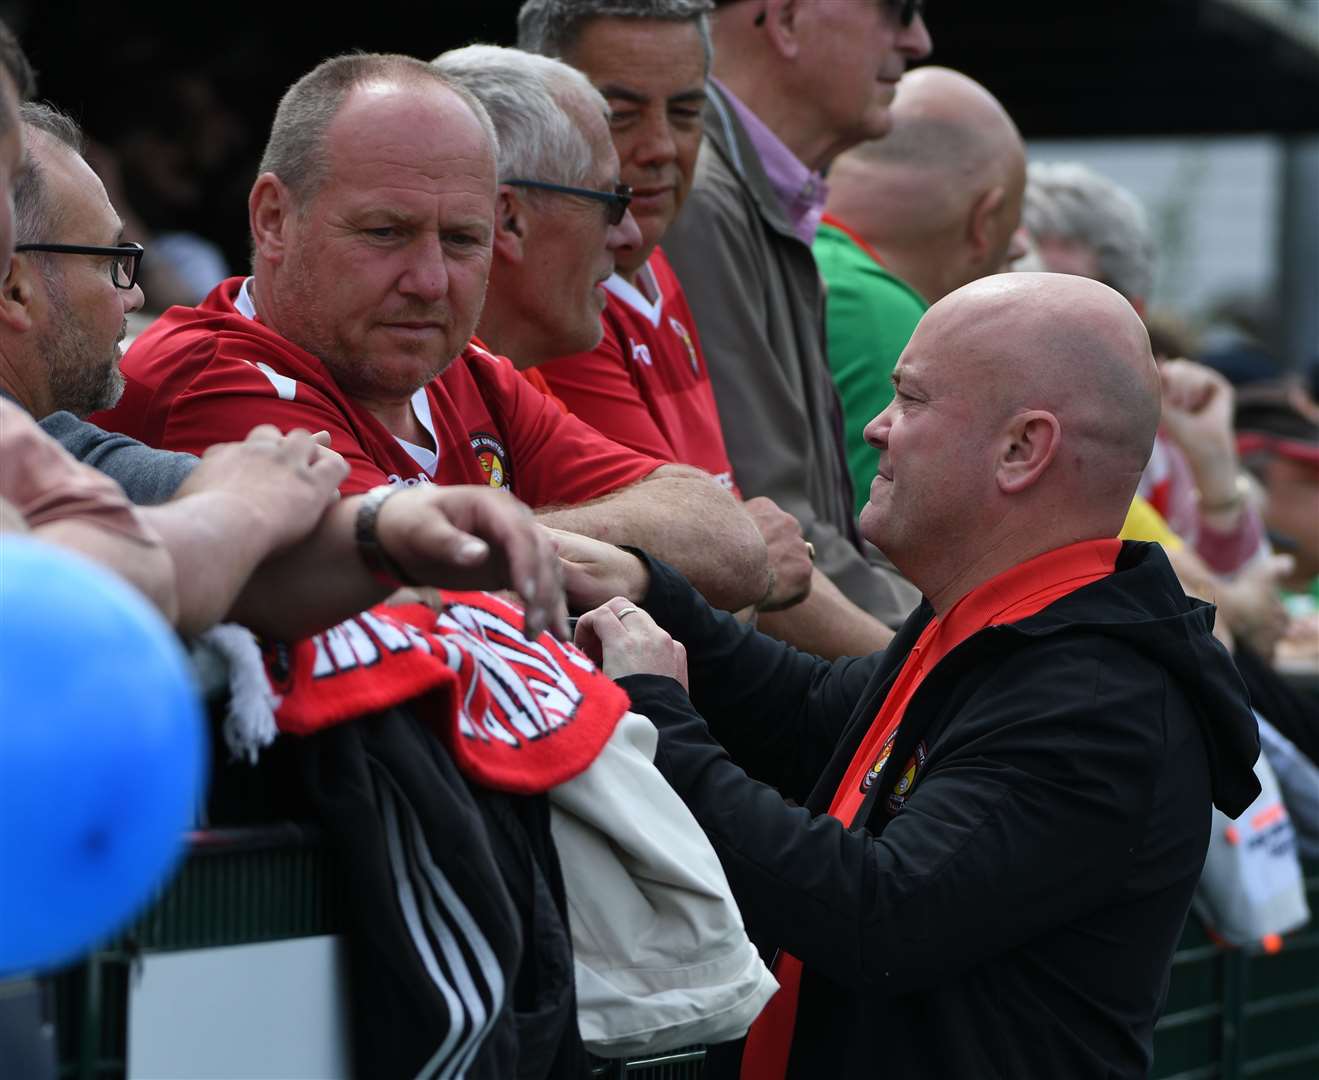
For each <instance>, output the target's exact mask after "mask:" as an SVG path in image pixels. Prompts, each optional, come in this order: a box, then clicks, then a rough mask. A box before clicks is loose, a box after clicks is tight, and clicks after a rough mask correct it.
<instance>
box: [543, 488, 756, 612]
mask: <svg viewBox="0 0 1319 1080" xmlns="http://www.w3.org/2000/svg"><path fill="white" fill-rule="evenodd" d="M537 518H538V520H539V521H540V523H541V524H542V525H546V526H549V527H551V528H555V529H562V530H564V531H565V532H574V533H582V534H583V535H585V536H591V537H594V538H595V539H597V540H603V541H605V542H606V543H610V544H627V545H632V546H636V547H644V548H645V549H646V550H647V551H649V552H650V553H651V554H653V555H654V556H655V557H656V558H658V559H663V560H664V561H665V562H667V563H671V564H672V565H673V566H675V567H676V568H677V569H679V570H681V571H682V573H683V574H684V575H685V576H686V577H687V579H688V581H690V582H691V583H692V585H693V586H694V587H695V588H696V589H697V590H698V591H699V592H700V593H701V595H703V596H704V597H705V598H706V599H707V600H708V601H709V602H710V603H711V604H712V605H714V606H715V607H719V608H724V609H725V610H728V611H736V610H738V609H740V608H744V607H747V606H748V605H752V604H758V603H759V602H760V601H761V600H762V599H763V598H764V596H765V595H766V594H767V593H768V592H769V586H770V578H769V564H768V555H767V550H766V547H765V541H764V540H763V539H761V536H760V532H759V531H758V530H757V529H756V526H755V524H754V523H753V522H752V520H751V518H750V517H749V516H748V515H747V513H746V511H745V510H743V509H742V507H741V504H739V503H738V501H737V500H736V499H734V498H733V496H732V495H730V494H728V492H726V491H724V490H723V489H722V488H720V487H719V486H718V485H717V484H715V483H714V482H713V481H711V479H710V477H709V476H708V475H707V474H706V473H703V472H701V471H700V470H699V469H691V468H687V467H685V466H682V465H662V466H660V467H659V468H658V469H656V470H655V471H654V472H652V473H651V474H650V475H649V476H647V477H646V478H645V479H643V480H641V481H639V482H637V483H635V484H632V485H630V486H628V487H625V488H622V489H620V490H618V491H615V492H613V493H611V494H609V495H606V496H604V497H603V498H600V499H595V500H593V501H591V502H588V503H583V504H581V505H579V506H570V507H556V508H545V509H543V510H540V511H538V513H537Z"/></svg>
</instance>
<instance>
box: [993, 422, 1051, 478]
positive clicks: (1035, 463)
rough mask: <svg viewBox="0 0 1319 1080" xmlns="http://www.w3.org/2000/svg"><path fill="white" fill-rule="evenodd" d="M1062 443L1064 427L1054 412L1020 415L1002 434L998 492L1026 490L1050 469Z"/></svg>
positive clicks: (997, 470) (997, 473)
mask: <svg viewBox="0 0 1319 1080" xmlns="http://www.w3.org/2000/svg"><path fill="white" fill-rule="evenodd" d="M1061 441H1062V425H1061V424H1059V423H1058V418H1057V417H1056V416H1054V415H1053V413H1051V412H1045V411H1044V410H1043V409H1031V410H1029V411H1027V412H1022V413H1018V414H1017V415H1016V416H1014V417H1013V418H1012V420H1011V421H1010V423H1009V424H1008V428H1007V430H1006V431H1005V432H1004V435H1003V446H1002V450H1001V452H1000V454H999V459H998V467H997V468H996V469H995V471H994V476H995V479H996V480H997V481H998V489H999V491H1001V492H1003V493H1004V494H1005V495H1015V494H1016V493H1017V492H1019V491H1025V490H1026V489H1027V488H1028V487H1030V486H1031V485H1032V484H1034V483H1035V482H1036V481H1038V480H1039V479H1040V477H1042V476H1043V475H1044V473H1045V471H1046V470H1047V469H1048V468H1049V465H1050V463H1051V462H1052V461H1053V458H1054V455H1055V454H1057V453H1058V447H1059V445H1060V443H1061Z"/></svg>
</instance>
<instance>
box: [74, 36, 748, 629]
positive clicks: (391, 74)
mask: <svg viewBox="0 0 1319 1080" xmlns="http://www.w3.org/2000/svg"><path fill="white" fill-rule="evenodd" d="M602 123H603V121H602ZM606 142H607V136H606ZM494 147H495V138H494V131H493V128H492V126H491V124H490V119H489V117H488V115H487V114H486V111H485V109H484V108H483V107H482V106H481V104H480V103H479V102H478V101H477V100H476V99H475V98H473V97H472V95H471V94H470V93H469V92H468V91H466V90H464V89H463V88H462V87H460V86H458V85H457V84H455V83H454V82H453V81H452V80H449V79H447V78H446V77H445V76H444V75H443V74H442V73H441V72H440V71H439V70H437V69H436V68H435V67H433V66H431V65H429V64H425V63H423V62H421V61H420V60H417V59H415V58H413V57H407V56H397V55H396V56H390V55H370V54H367V55H362V54H357V55H347V56H340V57H334V58H331V59H329V60H326V61H324V62H322V63H321V64H319V65H317V67H316V68H314V69H313V70H312V71H311V72H309V73H308V74H307V75H305V76H304V77H303V78H302V79H300V80H298V82H297V83H295V84H294V86H293V87H292V88H291V89H290V90H289V92H288V93H287V94H286V95H285V97H284V99H283V100H282V101H281V103H280V106H279V108H278V110H277V111H276V115H275V119H274V123H273V125H272V129H271V134H270V137H269V140H268V142H267V146H266V150H265V154H264V156H263V161H262V165H261V171H260V174H259V175H258V177H257V179H256V182H255V183H254V184H253V187H252V191H251V194H250V196H249V200H248V208H249V223H250V225H251V231H252V240H253V252H254V255H253V273H252V276H251V277H248V278H245V279H244V278H234V279H231V280H230V281H227V282H223V283H221V284H220V285H219V286H217V288H216V289H215V291H213V292H212V294H211V295H210V296H209V297H208V298H207V299H206V300H205V301H204V302H203V303H202V304H200V305H199V306H198V307H196V308H182V307H175V308H172V309H170V311H168V312H167V313H166V314H165V315H164V316H162V318H161V319H159V320H158V321H157V322H156V323H155V324H154V325H153V326H152V327H151V328H150V329H149V330H148V331H147V332H146V333H144V334H143V335H142V336H141V337H139V338H138V339H137V341H136V342H135V343H134V345H133V347H132V348H131V349H130V350H129V352H128V354H127V356H126V357H125V360H124V364H123V370H124V373H125V376H126V378H127V388H126V391H125V394H124V397H123V399H122V400H121V401H120V404H119V405H118V406H117V407H116V408H115V409H114V410H113V411H112V412H110V413H107V414H104V416H103V417H102V418H101V419H99V420H98V422H102V423H103V424H104V425H105V426H109V427H112V428H114V429H115V430H119V431H123V432H125V433H126V434H130V435H133V436H134V437H136V438H140V439H142V440H143V441H144V442H148V443H151V444H154V445H163V446H166V447H168V448H170V449H176V450H188V451H191V452H194V453H196V452H200V451H201V450H203V449H205V448H206V447H208V446H210V445H212V444H214V443H216V442H228V441H233V440H235V439H237V438H239V437H241V436H242V434H243V433H245V432H246V430H247V428H248V426H250V425H251V424H252V423H254V422H258V421H262V420H264V421H266V422H268V423H272V424H275V425H276V426H277V427H279V428H280V429H281V430H288V429H291V428H305V429H307V430H312V431H316V430H322V429H323V430H325V431H327V432H328V433H329V434H330V438H331V444H332V446H333V448H334V449H335V450H337V451H339V452H340V453H341V454H343V456H344V457H345V459H346V460H347V461H348V463H349V465H350V467H351V470H352V471H351V474H350V476H349V478H348V480H347V481H346V482H345V483H344V485H343V487H342V491H343V493H344V494H361V493H366V492H371V491H375V495H374V498H376V499H377V500H381V501H382V502H383V501H384V500H386V499H391V500H392V498H393V493H394V492H397V491H401V490H404V489H406V488H410V487H416V486H418V485H423V486H424V485H428V484H439V485H461V484H479V485H486V486H491V487H496V488H502V489H505V490H509V491H511V492H512V493H513V494H514V495H516V496H518V497H519V498H520V499H521V500H522V501H523V502H525V503H527V504H529V505H531V506H533V507H540V508H542V511H541V516H540V520H541V521H542V522H543V523H545V524H548V525H553V526H555V527H558V528H562V529H566V530H569V531H576V532H585V533H587V534H591V535H598V536H601V537H607V538H609V539H611V540H613V541H616V542H623V543H643V542H644V543H648V544H652V545H655V546H656V547H657V548H659V549H660V550H661V552H662V553H663V557H665V558H666V559H669V560H670V561H673V562H674V563H675V564H676V565H678V566H680V567H681V568H682V569H683V570H684V571H685V572H687V573H688V575H689V577H690V578H691V579H692V581H693V583H694V584H696V585H697V586H698V587H699V588H701V589H702V590H703V591H705V592H706V595H707V596H709V597H710V598H711V599H712V601H713V602H714V603H716V604H718V605H720V606H727V607H741V606H743V605H744V604H746V603H750V602H753V601H754V600H755V599H756V598H757V597H758V596H759V595H760V594H761V593H762V592H763V591H764V589H765V587H766V580H767V578H768V573H769V571H768V566H767V564H766V556H765V547H764V543H763V541H762V540H761V539H760V536H759V534H758V533H757V532H756V530H755V526H754V525H753V524H752V523H751V521H750V519H749V518H747V517H746V515H745V514H744V513H743V512H742V510H741V509H740V507H739V506H738V505H737V503H736V502H735V500H733V499H732V498H731V497H730V496H728V495H727V494H726V493H724V492H720V491H718V490H717V489H715V488H714V487H713V485H711V484H709V483H707V482H705V481H704V479H703V478H701V477H696V476H690V475H686V474H684V473H683V472H682V471H681V470H678V469H676V468H675V467H674V466H669V465H665V464H663V463H661V462H659V461H656V460H655V459H653V458H648V457H645V456H643V455H640V454H637V453H635V452H634V451H631V450H628V449H626V448H624V447H622V446H619V445H618V444H616V443H612V442H610V441H609V440H607V439H605V438H604V437H603V436H601V435H600V434H599V433H598V432H596V431H594V429H592V428H589V427H587V426H586V425H585V424H583V423H582V422H581V421H579V420H576V419H575V418H573V417H570V416H565V415H564V414H563V413H562V411H561V410H560V409H559V408H558V407H557V406H556V405H555V404H554V403H553V402H551V401H550V400H549V399H547V398H546V397H545V396H544V395H543V394H541V393H539V392H538V391H536V390H535V389H534V388H533V387H531V386H530V385H528V384H527V382H526V381H525V380H524V379H523V378H522V377H521V376H520V375H519V374H518V373H517V371H516V370H515V369H514V368H513V366H512V365H511V364H510V363H509V362H508V361H507V360H505V359H503V358H501V357H498V356H496V355H494V354H493V353H491V352H490V351H489V350H488V349H486V348H485V347H484V346H483V345H482V344H481V343H480V342H479V341H476V340H474V339H473V337H472V335H473V331H474V330H475V329H476V325H477V319H478V317H479V315H480V311H481V307H482V303H483V301H484V299H485V292H486V284H487V278H488V275H489V270H490V261H491V251H492V247H493V243H494V232H495V230H494V219H495V208H496V197H497V185H496V180H497V173H496V168H495V160H494ZM514 179H521V178H517V177H515V178H514ZM525 179H551V180H552V179H553V178H546V177H543V176H541V177H526V178H525ZM593 179H594V180H595V181H596V190H597V191H598V192H601V193H604V191H605V186H606V182H607V181H608V180H611V179H616V176H615V177H606V176H603V175H598V176H595V177H593ZM581 186H587V185H581ZM504 190H505V191H511V190H519V191H520V190H521V189H511V188H505V189H504ZM544 194H545V195H546V197H548V198H557V199H560V200H561V201H565V202H567V203H569V204H570V205H571V206H572V207H573V209H574V210H577V211H583V212H589V213H590V214H594V215H595V216H594V219H593V222H590V221H588V222H587V224H589V225H590V226H591V227H593V228H594V229H595V230H596V232H597V233H600V232H601V231H602V230H608V229H612V228H614V227H613V226H609V225H608V223H607V221H606V220H605V218H604V213H603V211H604V209H605V207H604V206H602V205H599V203H600V200H598V199H596V200H589V199H588V200H583V199H580V198H573V197H572V196H568V195H562V196H561V195H559V194H558V193H551V192H545V193H544ZM632 232H633V233H634V232H635V229H633V230H632ZM620 235H621V236H623V237H625V236H626V235H627V234H626V233H623V234H620ZM598 257H599V259H600V266H601V272H602V273H603V274H604V275H605V276H607V275H608V272H609V270H608V268H607V267H606V266H605V263H606V261H608V258H607V250H606V249H605V247H604V244H603V243H601V245H600V254H599V256H598ZM561 284H562V283H561V282H560V281H559V280H558V278H557V277H550V278H548V279H543V280H542V281H541V282H540V287H541V288H542V289H543V290H545V291H546V292H547V293H549V292H551V291H552V290H555V289H557V288H558V287H559V286H560V285H561ZM531 299H536V297H534V296H533V297H531ZM578 303H579V304H580V303H581V301H578ZM596 315H598V309H597V310H596ZM94 419H95V418H94ZM551 507H553V509H550V508H551ZM693 521H700V522H701V523H702V524H704V525H706V526H707V527H708V528H709V529H710V531H711V533H712V535H713V537H714V539H713V540H712V539H711V538H710V537H709V536H706V535H705V534H704V533H698V530H696V529H694V528H693V526H692V524H691V522H693ZM757 590H758V591H757Z"/></svg>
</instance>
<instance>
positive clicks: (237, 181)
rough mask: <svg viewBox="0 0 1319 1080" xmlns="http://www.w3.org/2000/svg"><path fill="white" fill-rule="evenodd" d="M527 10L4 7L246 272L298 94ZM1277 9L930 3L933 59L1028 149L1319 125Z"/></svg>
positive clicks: (53, 67)
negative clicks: (275, 126) (291, 87)
mask: <svg viewBox="0 0 1319 1080" xmlns="http://www.w3.org/2000/svg"><path fill="white" fill-rule="evenodd" d="M834 2H837V3H870V2H874V0H834ZM518 6H519V0H431V2H430V3H425V4H404V3H397V2H391V0H366V2H362V0H356V2H355V3H352V4H350V6H349V7H348V8H347V11H348V14H347V15H346V16H342V17H332V16H330V14H329V13H328V9H327V8H326V7H324V6H319V5H302V4H279V3H271V2H265V3H262V2H260V0H257V2H255V3H253V2H249V3H245V4H234V3H231V4H228V5H223V4H215V3H211V4H208V5H200V4H195V3H186V4H181V3H176V4H169V5H153V4H145V5H143V4H139V5H124V4H93V3H88V2H85V0H82V2H73V0H35V2H34V0H19V2H15V0H0V14H2V15H3V16H4V17H5V18H6V19H7V20H8V21H9V23H10V25H11V26H12V27H13V28H14V29H15V30H16V31H17V32H18V33H19V35H20V38H21V39H22V40H23V42H24V45H25V47H26V49H27V51H28V53H29V55H30V57H31V59H32V61H33V63H34V65H35V66H36V67H37V69H38V75H39V90H40V95H41V96H43V97H46V98H49V99H50V100H52V101H54V102H55V103H56V104H58V105H60V106H61V107H62V108H64V109H66V110H68V111H70V112H72V113H73V114H74V115H75V116H76V117H78V119H79V120H80V121H81V122H82V123H83V125H84V127H85V128H86V129H87V131H88V133H89V134H90V135H91V136H92V137H93V138H94V139H95V140H96V141H97V142H98V143H100V144H102V145H103V146H105V147H107V148H108V149H110V150H111V151H112V159H113V160H114V161H115V162H117V164H118V166H119V167H120V168H121V169H122V179H121V183H120V184H119V185H118V186H116V184H115V183H114V182H112V181H111V180H110V179H108V178H107V185H108V186H110V188H111V192H112V197H114V198H115V201H116V203H117V204H118V203H119V202H120V200H121V199H123V200H124V201H126V202H127V203H128V205H130V206H132V207H134V208H136V209H137V211H138V213H139V214H140V216H141V217H142V219H143V222H144V224H146V225H147V226H148V227H149V228H150V229H153V230H164V229H187V230H192V231H196V232H198V233H200V234H202V235H205V236H208V237H211V238H212V239H214V240H216V241H217V242H219V243H220V245H221V247H222V248H223V249H224V252H225V254H226V256H227V257H228V258H229V260H230V261H231V264H232V265H234V266H239V265H242V264H243V263H245V261H246V239H245V238H246V206H245V202H246V192H247V188H248V187H249V185H250V183H251V179H252V176H253V174H254V171H255V164H256V160H257V158H258V156H259V154H260V149H261V145H262V142H263V141H264V137H265V132H266V128H267V125H268V123H269V120H270V116H271V114H272V113H273V111H274V107H275V104H276V102H277V101H278V100H279V97H280V95H281V94H282V92H283V91H284V89H285V88H286V87H287V86H288V84H289V83H290V82H292V81H293V80H294V79H296V78H297V77H298V76H299V75H300V74H302V73H303V72H305V71H306V70H307V69H308V68H310V67H312V66H313V65H314V64H315V63H316V62H317V61H319V60H320V59H322V58H324V57H326V56H329V55H332V54H334V53H338V52H344V51H348V50H351V49H363V50H369V51H397V52H406V53H410V54H412V55H416V56H420V57H423V58H430V57H432V56H434V55H435V54H437V53H439V52H442V51H444V50H445V49H448V48H452V47H454V46H458V45H462V44H466V43H468V42H471V41H487V42H493V43H496V44H512V43H513V38H514V35H515V30H514V23H515V15H516V12H517V9H518ZM1264 14H1265V13H1264V12H1263V10H1262V9H1259V8H1257V9H1254V10H1252V9H1251V0H1055V2H1050V3H1044V2H1040V0H1017V2H1008V0H1001V2H999V3H987V2H985V0H929V3H928V11H927V21H928V23H929V25H930V29H931V33H932V35H933V37H934V43H935V52H934V56H933V58H932V59H933V60H934V61H936V62H938V63H940V64H945V65H947V66H950V67H954V68H958V69H960V70H963V71H965V72H967V73H968V74H970V75H972V76H974V77H975V78H977V79H979V80H980V81H981V82H983V83H985V85H986V86H988V87H989V88H990V89H991V90H992V91H993V92H994V93H995V94H997V95H998V97H999V98H1000V99H1001V100H1002V101H1003V103H1004V104H1005V105H1006V106H1007V108H1008V110H1009V112H1011V113H1012V115H1013V117H1014V118H1015V119H1016V121H1017V123H1018V126H1019V127H1020V128H1021V130H1022V133H1023V134H1024V135H1025V136H1026V137H1027V138H1028V139H1030V138H1042V137H1088V136H1094V137H1101V136H1108V137H1111V136H1124V135H1187V134H1204V135H1223V134H1253V133H1261V132H1267V133H1276V134H1284V135H1286V134H1293V135H1294V134H1303V133H1309V132H1315V131H1319V30H1315V31H1312V32H1311V33H1310V34H1309V36H1308V37H1307V36H1306V35H1305V34H1302V35H1301V36H1300V37H1297V36H1296V35H1295V34H1291V35H1289V34H1288V33H1286V32H1284V31H1283V30H1280V29H1279V28H1278V27H1277V26H1276V25H1275V23H1274V22H1273V21H1272V20H1270V19H1268V18H1264V17H1263V15H1264ZM94 161H95V158H94ZM98 167H99V165H98ZM103 175H105V174H104V172H103Z"/></svg>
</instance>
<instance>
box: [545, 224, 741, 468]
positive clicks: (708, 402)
mask: <svg viewBox="0 0 1319 1080" xmlns="http://www.w3.org/2000/svg"><path fill="white" fill-rule="evenodd" d="M646 265H647V267H648V268H649V272H650V274H651V275H652V280H653V281H654V283H655V287H656V289H655V292H656V300H655V302H654V303H653V304H652V303H651V302H650V301H649V300H648V299H647V298H646V297H645V296H644V295H643V294H642V293H641V292H640V291H639V290H638V289H636V288H634V287H633V286H631V285H629V284H628V283H627V282H626V281H624V280H623V279H622V278H621V277H619V276H618V275H617V274H615V275H614V276H613V277H611V278H610V279H609V280H608V281H606V282H605V289H606V290H607V292H608V294H609V295H608V301H607V303H606V304H605V311H604V316H603V322H604V331H605V336H604V339H603V340H602V341H601V342H600V344H599V345H598V346H597V347H596V348H595V350H594V351H592V352H589V353H579V354H578V355H576V356H562V357H559V358H557V359H555V360H551V361H550V362H549V363H548V364H546V365H544V366H543V367H541V368H539V369H537V370H539V371H540V372H542V373H543V374H544V376H545V380H546V381H547V382H548V383H549V384H550V389H551V390H553V391H554V393H555V394H556V395H557V396H558V397H559V398H560V399H562V401H563V403H564V404H565V405H567V406H568V409H569V410H570V411H571V412H572V413H573V414H574V415H576V416H580V417H581V418H582V419H583V420H585V421H586V422H587V423H588V424H590V425H591V426H592V427H594V428H597V429H598V430H600V431H602V432H603V433H604V434H606V435H608V436H609V438H611V439H613V440H615V441H616V442H620V443H622V444H623V445H624V446H630V447H632V449H634V450H637V451H639V452H641V453H643V454H650V455H652V456H654V457H658V458H663V459H664V460H666V461H676V462H681V463H682V464H684V465H695V466H696V467H697V468H701V469H704V470H705V471H706V472H708V473H711V474H713V475H714V477H715V478H716V479H717V480H718V481H719V482H720V483H721V484H723V486H724V487H726V488H728V489H730V490H732V491H736V490H737V487H736V484H735V483H734V480H733V467H732V465H730V464H729V462H728V451H727V450H725V449H724V432H723V428H722V427H720V424H719V413H718V411H717V410H716V408H715V401H714V388H713V387H712V386H711V385H710V373H709V370H708V369H707V368H706V366H705V357H704V356H703V355H702V353H701V343H700V339H699V338H697V336H696V320H695V319H694V318H692V313H691V310H690V309H689V308H688V307H687V298H686V296H685V295H684V294H683V291H682V286H681V285H680V284H679V283H678V278H677V276H676V275H675V274H674V273H673V270H672V269H671V268H670V266H669V262H668V260H667V259H666V258H665V257H664V253H663V252H662V251H661V250H660V249H659V248H656V249H655V251H654V253H653V254H652V255H651V257H650V260H649V261H648V262H647V264H646ZM643 273H645V271H643Z"/></svg>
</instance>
